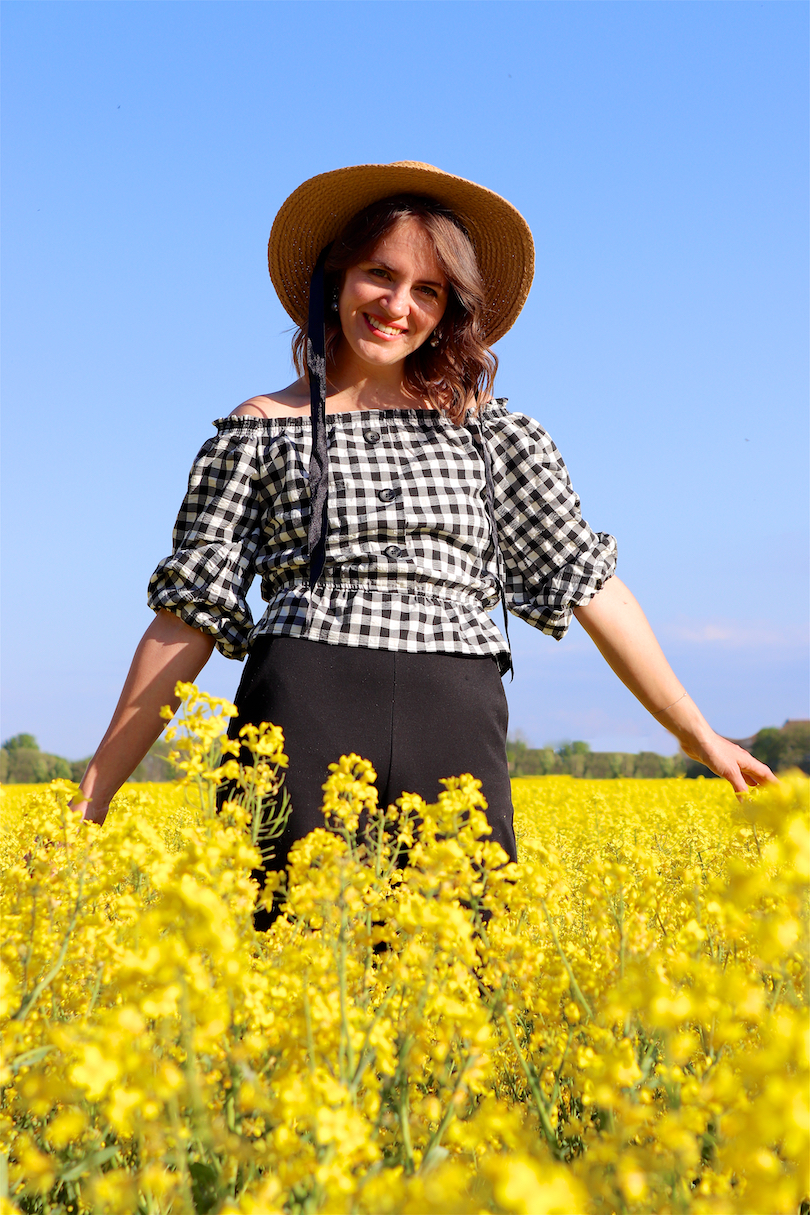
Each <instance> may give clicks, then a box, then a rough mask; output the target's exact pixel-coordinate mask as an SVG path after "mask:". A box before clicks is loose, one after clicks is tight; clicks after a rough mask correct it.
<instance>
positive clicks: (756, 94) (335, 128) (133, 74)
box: [0, 0, 808, 758]
mask: <svg viewBox="0 0 810 1215" xmlns="http://www.w3.org/2000/svg"><path fill="white" fill-rule="evenodd" d="M2 20H3V41H2V48H3V52H2V53H3V98H2V100H3V107H2V112H3V181H4V233H3V235H4V291H3V302H4V315H3V321H4V324H3V343H4V357H3V405H4V414H3V417H4V420H3V462H4V464H3V529H4V530H3V600H4V611H3V629H2V643H3V650H2V661H3V665H2V679H3V689H4V692H3V704H2V711H3V716H2V725H0V736H1V737H2V738H6V737H8V736H10V735H12V734H15V733H17V732H20V731H29V732H31V733H34V734H36V735H37V737H38V739H39V742H40V745H41V746H42V747H43V748H44V749H47V750H52V751H55V752H57V753H59V754H63V755H67V756H68V757H70V758H78V757H80V756H83V755H86V754H88V753H89V752H91V751H92V750H93V748H94V747H95V745H96V743H97V741H98V739H99V737H100V735H101V733H102V732H103V730H104V728H105V726H106V723H107V721H108V719H109V716H110V713H111V711H112V708H113V706H114V703H115V700H116V699H117V696H118V692H119V690H120V686H121V683H122V680H123V677H124V675H125V673H126V669H127V666H128V664H129V660H130V657H131V654H132V650H133V649H134V646H135V644H136V643H137V640H138V638H139V636H140V634H141V633H142V631H143V629H144V628H145V627H146V625H147V624H148V622H149V620H150V618H151V617H150V613H149V611H148V608H147V607H146V603H145V592H146V584H147V581H148V578H149V575H150V573H151V571H152V569H153V568H154V566H155V565H156V564H157V562H158V560H159V559H160V558H161V557H162V556H164V555H165V553H166V552H167V551H168V549H169V547H170V537H171V527H172V523H173V520H174V515H175V513H176V510H177V507H178V505H179V502H180V499H181V497H182V494H183V492H184V488H185V480H186V476H187V473H188V469H189V466H190V464H191V461H192V460H193V458H194V455H195V453H196V452H197V450H198V449H199V447H200V446H201V444H202V442H203V441H204V439H205V438H207V437H208V435H209V434H210V433H212V432H211V425H210V423H211V420H212V419H213V418H215V417H218V416H220V415H222V414H226V413H229V412H230V410H231V409H233V408H234V406H236V405H237V404H238V403H239V402H240V401H242V400H244V399H245V398H246V397H249V396H251V395H253V394H255V393H258V392H263V391H268V390H272V389H274V388H278V387H280V386H282V385H283V384H285V383H287V382H289V380H290V378H291V375H290V362H289V332H288V330H289V325H290V322H289V320H288V318H287V317H286V314H285V313H284V312H283V311H282V309H281V307H280V305H279V304H278V302H277V301H276V299H275V297H274V295H273V291H272V288H271V285H270V280H269V278H268V275H267V269H266V260H265V256H266V255H265V249H266V241H267V236H268V233H269V230H270V225H271V222H272V219H273V216H274V214H275V212H276V210H277V209H278V207H279V205H280V204H281V203H282V202H283V200H284V199H285V198H286V196H287V195H288V194H289V193H290V192H291V191H292V190H293V189H294V188H295V187H296V186H297V185H298V184H299V183H300V182H301V181H302V180H304V178H306V177H309V176H311V175H312V174H314V173H318V172H321V171H323V170H326V169H332V168H337V167H339V166H341V165H345V164H353V163H362V162H372V161H391V160H399V159H410V160H421V161H427V162H430V163H432V164H437V165H439V166H441V167H442V168H444V169H446V170H448V171H450V172H452V173H456V174H459V175H461V176H464V177H470V178H472V179H474V180H476V181H479V182H481V183H482V184H484V185H486V186H489V187H490V188H492V189H494V190H496V191H498V192H499V193H501V194H503V195H505V196H506V197H507V198H508V199H510V200H511V201H512V202H513V203H514V204H515V205H516V206H517V207H518V208H519V209H520V210H521V211H522V212H523V214H524V215H525V216H526V218H527V219H528V221H529V224H530V225H531V228H532V230H533V232H534V235H535V240H536V244H537V255H538V257H537V275H536V278H535V285H534V288H533V291H532V294H531V296H530V298H529V301H528V303H527V305H526V307H525V309H524V311H523V313H522V315H521V317H520V319H519V320H518V322H517V324H516V325H515V327H514V329H513V330H512V331H511V333H509V334H508V335H507V337H506V338H504V339H503V340H502V341H501V342H500V343H499V344H498V346H497V347H496V350H497V353H498V356H499V358H500V361H501V370H500V372H499V379H498V385H497V388H498V393H499V395H504V396H508V397H509V399H510V404H511V407H512V408H514V409H516V410H520V411H522V412H525V413H528V414H530V415H532V416H533V417H535V418H537V419H539V420H540V421H541V422H542V423H543V425H544V426H545V427H546V428H547V429H548V430H549V432H550V433H551V435H552V436H553V437H554V439H555V441H556V443H557V445H558V446H559V447H560V449H561V450H562V452H563V455H564V457H565V459H566V461H567V463H568V466H569V469H570V471H571V475H572V479H573V481H574V485H575V487H576V489H577V490H578V492H579V494H580V496H581V498H582V503H583V512H584V514H585V517H586V518H587V519H588V521H589V522H590V523H591V524H592V526H593V527H594V528H595V529H597V530H600V531H610V532H613V533H614V534H615V535H616V536H617V538H618V545H619V567H618V569H619V574H620V576H621V577H622V578H623V579H624V580H625V581H626V582H627V583H628V584H629V585H630V587H631V588H632V589H633V590H634V591H635V593H636V595H637V596H638V598H639V599H640V600H641V602H642V604H643V606H644V607H645V609H646V611H647V613H648V615H649V617H650V619H651V621H652V623H653V626H654V628H655V629H656V631H657V633H658V635H659V637H660V639H661V641H662V644H663V645H664V648H665V650H666V652H667V653H668V655H669V657H670V659H671V661H672V662H673V665H674V666H675V668H676V670H677V671H678V673H679V675H680V677H681V678H682V679H683V681H684V684H685V686H686V687H687V688H688V689H689V691H690V692H691V694H692V695H693V697H694V699H695V700H696V701H697V702H698V704H700V705H701V707H702V708H703V709H704V712H705V713H706V715H707V716H708V717H709V719H710V721H711V722H712V724H713V725H714V726H715V728H716V729H718V730H719V731H720V732H721V733H724V734H727V735H729V736H731V737H743V736H746V735H748V734H750V733H752V732H754V731H755V730H757V729H758V728H759V727H761V726H764V725H779V724H781V722H782V721H783V720H784V719H785V718H787V717H802V716H807V715H808V704H807V692H808V686H807V685H808V676H807V671H808V661H807V660H808V654H807V599H808V595H807V591H808V561H807V554H808V534H807V533H808V525H807V515H808V512H807V439H808V434H807V429H808V411H807V370H808V369H807V331H808V291H807V252H808V251H807V217H808V206H807V204H808V163H807V161H808V154H807V148H808V130H807V126H808V121H807V85H808V62H807V60H808V49H807V48H808V29H807V26H808V6H807V5H806V4H804V3H798V2H796V3H794V2H787V3H782V2H780V0H769V2H768V3H756V2H748V0H735V3H726V2H720V3H714V2H713V0H702V2H700V3H692V2H691V0H683V2H680V3H666V2H655V0H641V2H638V3H635V2H633V3H623V2H620V3H616V2H612V0H599V2H596V3H592V2H589V0H580V2H562V3H556V2H554V0H551V2H544V3H533V2H530V0H528V2H517V3H510V2H496V3H491V2H486V0H484V2H479V3H467V2H465V0H453V2H450V3H443V2H441V0H439V2H436V0H432V2H412V3H400V2H398V0H393V2H380V3H374V2H361V3H343V2H341V0H330V2H328V3H321V2H320V0H314V2H308V0H299V2H297V3H266V2H263V0H254V2H249V3H243V2H241V0H227V2H226V3H220V2H219V0H207V2H204V3H196V2H195V0H182V2H180V3H175V2H174V0H160V2H157V3H145V2H135V3H129V2H127V0H112V2H108V3H96V2H91V3H86V2H80V3H74V2H72V0H58V2H57V3H51V2H49V0H38V2H37V3H31V2H29V0H23V2H18V0H5V3H4V4H3V5H2ZM254 603H255V597H254ZM512 636H513V642H514V652H515V665H516V669H517V675H516V678H515V680H514V683H512V684H509V683H508V682H507V692H508V696H509V700H510V709H511V724H512V728H513V729H514V730H520V731H522V732H523V733H524V735H525V736H526V737H527V738H528V739H529V740H530V741H531V742H533V743H534V744H536V745H541V744H544V743H547V742H557V741H561V740H563V739H575V738H580V739H586V740H587V741H588V742H590V744H591V746H592V747H594V748H595V749H600V750H604V749H623V750H641V749H654V750H661V751H665V752H671V751H672V750H674V744H673V741H672V739H671V738H670V736H669V735H667V734H666V733H665V732H664V731H663V730H661V729H660V728H659V727H658V726H656V724H655V723H654V722H653V721H652V720H651V719H650V718H649V717H648V716H647V715H646V714H645V713H644V711H643V710H642V709H641V708H640V707H639V706H638V705H637V704H636V702H635V701H634V700H633V698H632V697H631V696H630V694H629V693H628V692H626V691H625V690H624V689H623V688H622V687H621V686H620V685H619V684H618V682H617V681H616V679H615V678H614V677H613V676H612V674H611V673H610V672H609V671H608V670H607V668H606V667H605V666H604V663H603V661H602V659H601V658H600V657H599V655H598V654H597V653H596V651H595V650H594V648H593V646H592V645H591V643H590V641H589V640H588V639H587V637H586V636H585V634H584V633H583V632H582V630H581V629H580V628H579V626H578V625H576V624H575V625H574V626H572V629H571V631H570V632H569V635H568V636H567V637H566V639H565V640H564V641H562V642H560V643H556V642H554V641H552V640H551V639H550V638H547V637H545V636H543V635H541V634H538V633H534V632H533V631H532V630H531V629H529V628H528V626H522V625H521V624H520V622H518V621H517V620H515V621H514V624H513V629H512ZM241 670H242V668H241V665H240V664H237V663H233V662H228V661H227V660H226V659H223V658H220V657H219V656H218V655H216V656H215V657H214V659H213V660H212V661H211V663H210V664H209V666H208V667H207V668H206V669H205V671H204V672H203V674H202V676H201V678H200V682H201V684H202V685H203V686H204V687H207V688H208V689H209V690H210V691H212V692H216V693H218V694H222V695H231V696H232V695H233V693H234V691H235V688H236V684H237V682H238V678H239V675H240V673H241Z"/></svg>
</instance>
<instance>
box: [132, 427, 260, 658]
mask: <svg viewBox="0 0 810 1215" xmlns="http://www.w3.org/2000/svg"><path fill="white" fill-rule="evenodd" d="M256 446H257V445H256V441H255V439H252V438H251V436H250V435H249V434H245V433H244V431H242V430H239V429H237V430H235V431H234V430H229V429H227V428H226V429H224V430H223V431H221V432H220V433H218V434H217V435H216V436H215V437H214V438H211V439H209V440H208V441H207V442H206V443H204V444H203V447H202V449H201V450H200V452H199V455H198V456H197V458H196V460H195V461H194V464H193V466H192V469H191V473H190V475H189V480H188V491H187V493H186V496H185V498H184V500H183V504H182V506H181V507H180V512H179V514H178V516H177V522H176V523H175V526H174V533H173V536H172V544H173V552H172V554H171V556H169V557H166V558H165V560H163V561H161V562H160V564H159V565H158V567H157V569H156V570H155V572H154V573H153V574H152V577H151V579H150V581H149V590H148V602H149V606H150V607H151V608H152V609H153V611H156V612H157V611H159V610H161V609H165V610H166V611H168V612H173V613H174V614H175V615H177V616H180V618H181V619H182V620H184V621H185V622H186V624H189V625H191V626H192V628H195V629H200V630H201V632H203V633H209V634H210V635H211V636H212V637H214V638H215V640H216V645H217V649H218V650H220V651H221V653H223V654H224V655H225V656H226V657H227V658H239V659H241V658H243V657H244V656H245V654H246V652H247V648H248V643H249V640H250V634H251V630H252V628H253V619H252V616H251V613H250V608H249V607H248V605H247V600H246V595H247V592H248V590H249V588H250V585H251V583H252V581H253V575H254V558H255V555H256V552H257V549H258V546H259V536H260V533H259V504H258V498H257V494H256V492H255V479H256V478H255V469H256Z"/></svg>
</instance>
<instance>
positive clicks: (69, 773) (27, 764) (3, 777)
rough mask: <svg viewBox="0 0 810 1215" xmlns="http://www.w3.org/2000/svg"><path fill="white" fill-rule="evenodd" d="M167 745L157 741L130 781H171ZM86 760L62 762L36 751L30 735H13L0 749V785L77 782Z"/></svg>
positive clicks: (61, 759)
mask: <svg viewBox="0 0 810 1215" xmlns="http://www.w3.org/2000/svg"><path fill="white" fill-rule="evenodd" d="M169 750H170V747H169V744H168V743H167V742H165V741H164V740H163V739H161V738H159V739H158V741H157V742H156V743H155V745H154V746H153V747H152V748H151V749H150V750H149V753H148V754H147V755H146V756H145V757H144V759H143V760H142V761H141V763H139V764H138V767H137V768H136V769H135V771H134V772H133V773H132V776H131V777H130V780H133V781H153V780H155V781H164V780H171V779H172V777H173V776H174V768H173V767H172V765H171V764H170V763H169V758H168V757H169ZM89 763H90V758H89V757H88V758H87V759H75V760H70V759H63V758H62V756H61V755H50V754H49V753H48V752H47V751H40V749H39V745H38V743H37V740H36V739H35V738H34V735H33V734H15V735H14V737H13V738H8V739H6V741H5V742H4V743H3V745H2V747H0V785H43V784H48V782H49V781H52V780H57V778H58V779H61V780H74V781H80V780H81V779H82V777H83V776H84V773H85V770H86V768H87V765H88V764H89Z"/></svg>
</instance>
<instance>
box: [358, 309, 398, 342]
mask: <svg viewBox="0 0 810 1215" xmlns="http://www.w3.org/2000/svg"><path fill="white" fill-rule="evenodd" d="M364 316H365V318H366V320H367V321H368V323H369V324H370V325H372V326H373V327H374V328H375V329H379V331H380V333H390V335H391V337H396V336H397V335H398V334H400V333H402V330H401V329H393V328H392V327H391V326H390V325H384V324H383V323H382V321H378V320H377V318H376V317H375V316H369V315H368V313H367V312H366V313H364Z"/></svg>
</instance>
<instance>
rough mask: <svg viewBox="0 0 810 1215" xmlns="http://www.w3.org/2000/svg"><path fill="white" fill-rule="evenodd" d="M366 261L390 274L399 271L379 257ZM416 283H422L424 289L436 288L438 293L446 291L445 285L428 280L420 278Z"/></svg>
mask: <svg viewBox="0 0 810 1215" xmlns="http://www.w3.org/2000/svg"><path fill="white" fill-rule="evenodd" d="M368 261H369V262H370V263H371V265H372V266H382V267H383V269H385V270H388V271H389V272H390V273H391V274H399V270H397V268H396V267H395V266H391V265H389V263H388V262H384V261H383V260H382V258H381V257H370V258H369V259H368ZM417 282H420V283H423V284H424V285H425V286H426V287H438V288H439V290H440V291H446V290H447V283H436V282H433V280H432V279H429V278H420V279H418V280H417Z"/></svg>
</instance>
